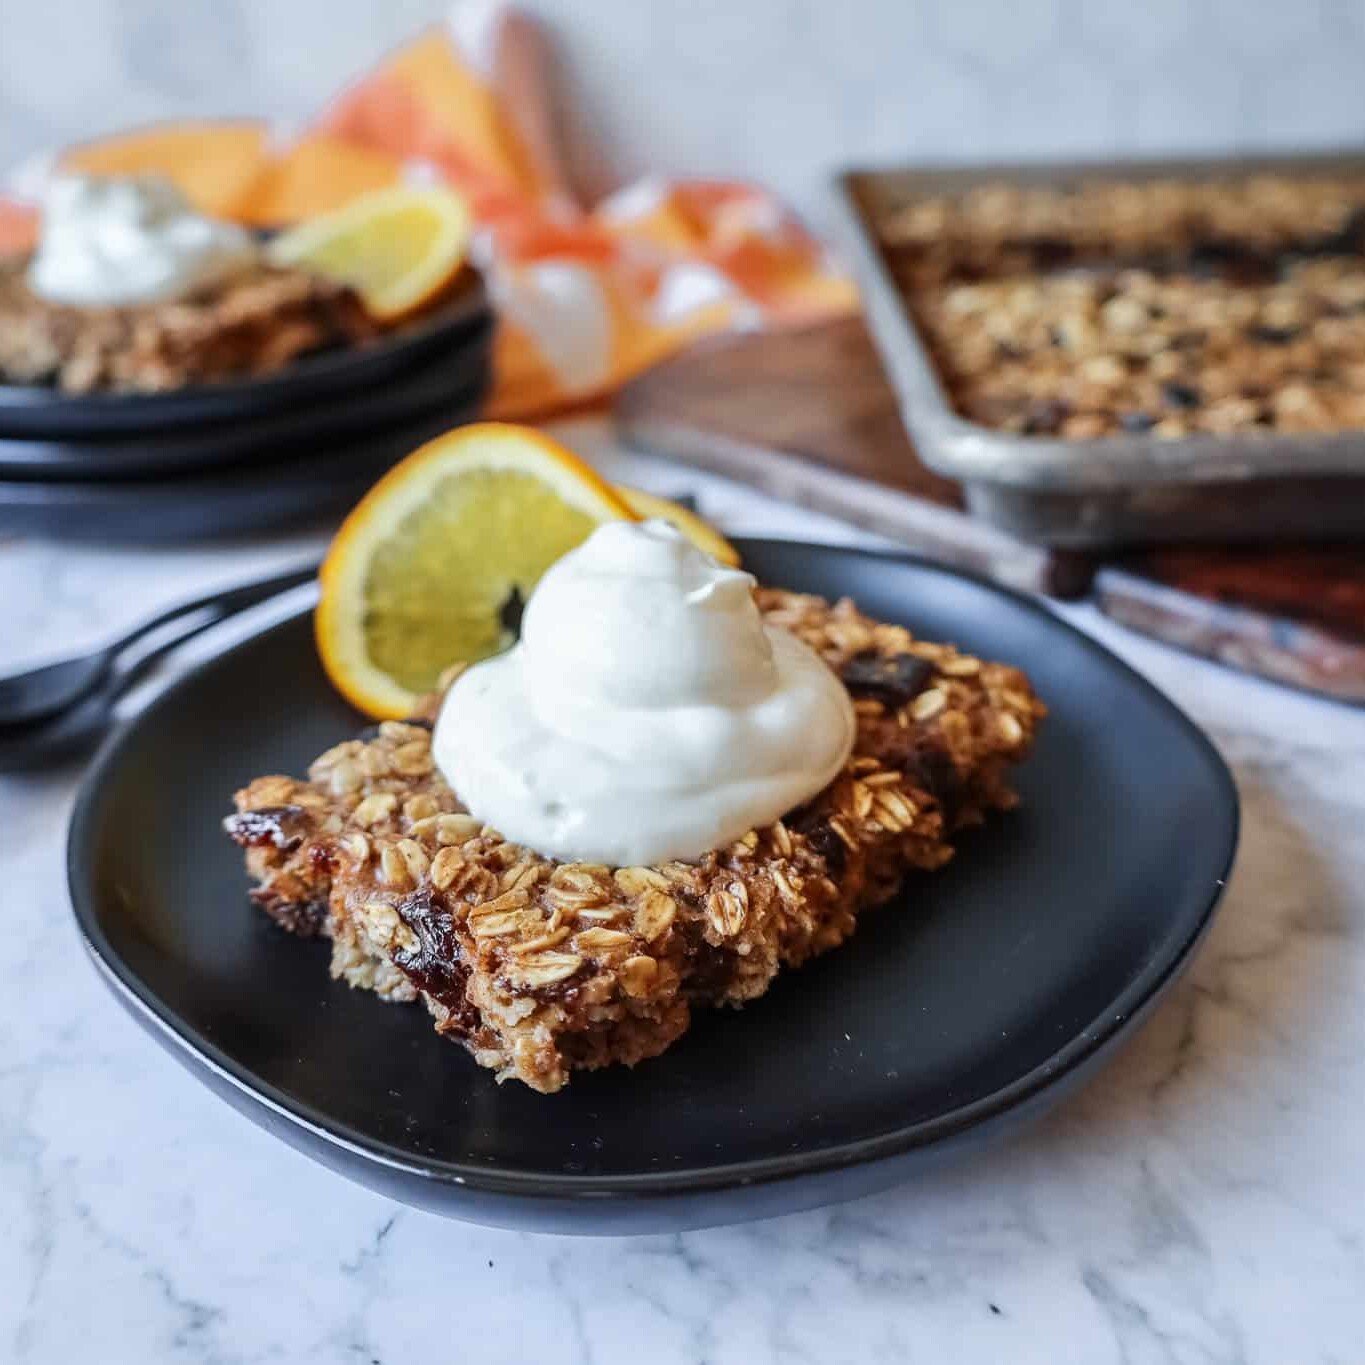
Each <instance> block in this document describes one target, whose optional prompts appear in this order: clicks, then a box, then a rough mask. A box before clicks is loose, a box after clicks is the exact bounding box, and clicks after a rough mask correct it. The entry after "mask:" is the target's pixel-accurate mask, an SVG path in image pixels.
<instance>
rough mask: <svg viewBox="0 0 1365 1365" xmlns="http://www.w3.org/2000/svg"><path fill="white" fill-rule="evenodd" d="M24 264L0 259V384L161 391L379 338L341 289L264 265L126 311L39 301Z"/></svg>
mask: <svg viewBox="0 0 1365 1365" xmlns="http://www.w3.org/2000/svg"><path fill="white" fill-rule="evenodd" d="M26 267H27V262H26V260H23V259H18V260H11V261H0V382H4V383H8V384H49V385H53V386H55V387H57V388H60V389H63V390H65V391H67V392H69V393H90V392H94V391H98V390H107V391H112V392H123V393H156V392H161V391H164V390H168V389H177V388H182V387H184V386H186V385H190V384H202V383H210V382H213V381H214V380H221V379H229V378H234V377H246V376H252V375H261V374H268V373H269V372H271V371H273V370H277V369H280V368H281V367H282V366H284V365H287V364H288V363H289V362H290V361H292V360H295V359H297V358H298V357H299V356H301V355H304V354H307V353H308V352H310V351H317V350H321V349H323V348H325V347H329V346H336V345H344V344H351V343H354V342H358V341H363V340H365V339H366V338H368V337H371V336H373V335H375V333H376V331H377V327H376V324H375V323H374V322H373V321H372V320H371V319H370V318H369V316H368V315H367V314H366V312H365V309H364V307H363V306H362V304H361V302H360V299H359V297H358V296H357V295H356V294H355V292H354V291H353V290H351V289H349V288H347V287H346V286H344V285H340V284H337V283H334V282H330V281H327V280H323V279H321V278H319V277H318V276H316V275H312V274H309V273H308V272H306V271H302V270H293V269H278V268H275V267H271V266H264V265H263V266H260V267H258V268H256V269H255V270H253V271H251V272H250V273H248V274H246V275H244V276H242V277H240V278H238V279H236V280H234V281H233V282H232V283H230V284H228V285H225V286H223V287H221V288H218V289H216V290H213V291H211V292H209V293H206V294H204V295H202V296H199V297H195V298H190V299H184V300H179V301H176V302H170V303H152V304H139V305H136V306H130V307H121V308H75V307H71V306H68V305H64V304H57V303H52V302H50V301H48V300H46V299H43V298H40V297H39V296H38V295H37V294H35V293H34V292H33V291H32V290H31V289H30V288H29V287H28V284H27V282H26V280H25V271H26Z"/></svg>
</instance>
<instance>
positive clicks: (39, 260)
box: [28, 175, 260, 308]
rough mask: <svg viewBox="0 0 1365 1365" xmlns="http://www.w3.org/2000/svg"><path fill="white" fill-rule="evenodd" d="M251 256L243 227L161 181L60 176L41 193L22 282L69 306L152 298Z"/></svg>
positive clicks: (166, 296)
mask: <svg viewBox="0 0 1365 1365" xmlns="http://www.w3.org/2000/svg"><path fill="white" fill-rule="evenodd" d="M259 255H260V253H259V249H258V248H257V245H256V243H255V242H254V240H253V239H252V236H251V234H250V233H249V232H247V231H246V230H245V229H244V228H241V227H239V226H237V225H236V224H234V223H223V222H219V221H218V220H216V219H213V218H206V217H204V216H203V215H202V214H199V213H196V212H195V211H194V209H193V208H191V207H190V204H189V201H188V200H186V199H185V197H184V196H183V195H182V194H181V193H180V191H179V190H178V189H176V187H175V186H174V185H172V184H171V183H170V182H169V181H167V180H162V179H159V178H157V177H154V176H141V177H136V178H129V179H122V180H120V179H102V178H97V177H92V176H78V175H64V176H60V177H58V178H57V179H56V180H54V181H53V182H52V183H51V185H50V186H49V187H48V189H47V192H46V194H45V195H44V198H43V206H42V226H41V229H40V233H39V238H38V249H37V251H36V252H35V253H34V257H33V260H32V261H31V262H30V264H29V268H28V283H29V288H31V289H32V290H33V292H34V293H35V294H38V295H40V296H41V297H42V298H45V299H50V300H52V302H54V303H64V304H70V305H73V306H75V307H82V308H101V307H116V306H120V305H125V304H136V303H156V302H164V301H166V300H170V299H181V298H185V297H187V296H188V295H190V294H194V293H196V292H198V291H200V290H202V289H206V288H208V287H210V286H212V285H216V284H220V283H222V282H223V281H224V280H227V279H229V278H231V277H232V276H233V275H235V274H238V273H240V272H241V271H243V270H245V269H246V268H247V267H248V266H250V265H251V264H252V263H253V262H254V261H256V260H257V259H258V258H259Z"/></svg>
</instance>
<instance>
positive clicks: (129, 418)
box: [0, 274, 489, 440]
mask: <svg viewBox="0 0 1365 1365" xmlns="http://www.w3.org/2000/svg"><path fill="white" fill-rule="evenodd" d="M488 311H489V309H488V296H487V293H486V291H485V290H484V287H483V282H482V280H480V279H479V278H478V277H477V276H476V275H473V274H471V275H470V278H469V283H468V285H467V286H465V287H462V288H461V289H460V290H459V292H458V293H457V294H456V295H455V296H454V297H453V298H451V299H450V300H449V301H448V302H446V303H443V304H441V305H440V306H439V307H438V308H435V309H433V310H432V311H431V312H430V313H428V314H425V315H424V316H423V317H421V318H420V319H418V320H415V321H413V322H412V323H410V324H409V325H407V326H405V327H400V328H398V329H396V330H395V331H392V332H389V333H386V334H385V335H383V336H381V337H378V338H376V339H375V340H374V341H371V342H368V343H366V344H365V345H361V346H346V347H338V348H336V349H334V350H329V351H320V352H318V353H317V354H315V355H310V356H304V357H303V358H302V359H300V360H296V361H295V362H294V363H293V364H291V365H288V366H286V367H285V368H284V369H282V370H279V371H277V372H276V373H274V374H270V375H266V376H263V377H262V378H259V379H243V380H231V381H224V382H223V383H221V384H205V385H201V386H199V387H196V388H187V389H176V390H174V391H173V392H170V393H156V394H107V393H106V394H83V395H79V396H72V395H71V394H66V393H62V392H61V391H60V390H58V389H54V388H49V387H47V386H45V385H39V384H32V385H17V384H0V435H3V436H12V437H36V438H39V439H42V440H62V439H67V438H74V439H80V438H84V437H95V436H112V435H115V434H117V433H119V432H123V433H129V432H135V433H138V434H142V435H145V434H146V433H148V432H153V431H162V430H165V429H167V428H170V427H183V426H193V425H196V424H198V423H200V422H212V421H220V420H224V419H232V418H242V417H254V416H260V415H263V414H265V413H268V412H279V411H280V410H282V409H290V408H294V407H295V406H298V405H301V404H307V403H316V402H318V401H319V400H320V399H324V398H327V397H328V396H330V395H335V394H347V393H353V392H354V391H355V390H357V389H360V388H368V387H372V386H374V385H376V384H381V383H383V382H384V381H385V380H387V379H391V378H393V377H394V376H395V375H399V374H403V373H405V372H406V371H407V370H408V369H410V368H411V367H412V366H414V365H418V364H421V363H422V362H423V361H424V360H428V359H430V358H431V357H432V356H434V355H436V354H437V353H438V352H440V351H442V350H444V349H449V348H450V347H452V346H455V345H457V344H458V342H459V340H460V338H462V337H463V336H465V335H466V334H467V333H468V332H470V331H471V330H475V329H477V328H478V327H480V326H482V325H484V323H485V320H486V318H487V316H488Z"/></svg>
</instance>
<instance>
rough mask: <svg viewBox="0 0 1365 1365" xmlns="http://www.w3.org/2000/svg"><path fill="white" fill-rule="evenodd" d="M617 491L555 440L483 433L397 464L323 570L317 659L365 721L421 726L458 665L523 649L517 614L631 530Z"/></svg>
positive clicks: (512, 430) (468, 431) (475, 429)
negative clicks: (562, 566)
mask: <svg viewBox="0 0 1365 1365" xmlns="http://www.w3.org/2000/svg"><path fill="white" fill-rule="evenodd" d="M633 519H634V514H633V513H632V512H631V509H630V506H629V504H628V503H627V502H626V501H625V500H624V499H623V498H622V497H621V496H620V495H619V494H618V493H617V492H616V491H615V490H614V489H613V488H612V487H611V485H610V484H608V483H606V482H604V481H603V479H602V478H601V477H600V476H599V475H598V474H596V473H595V472H594V471H593V470H592V469H591V468H590V467H589V466H588V465H586V464H584V463H583V461H582V460H580V459H579V458H578V457H577V456H576V455H574V454H573V453H572V452H570V451H568V450H566V449H565V448H564V447H563V446H561V445H559V444H558V443H557V442H555V441H553V440H551V439H550V438H549V437H548V436H545V435H543V434H542V433H540V432H538V431H534V430H532V429H530V428H528V427H516V426H506V425H503V424H501V423H497V422H484V423H479V424H476V425H473V426H467V427H460V428H457V429H456V430H455V431H451V432H448V433H447V434H446V435H444V436H438V437H437V438H436V439H435V440H434V441H430V442H428V443H427V444H426V445H424V446H422V447H421V448H420V449H419V450H417V451H415V452H414V453H413V454H411V455H409V456H408V457H407V459H405V460H403V461H402V462H401V463H400V464H398V465H395V466H394V468H393V469H391V470H390V471H389V472H388V473H387V474H386V475H385V476H384V477H383V478H382V479H380V481H379V482H378V483H377V484H376V485H375V486H374V487H373V488H372V489H371V490H370V491H369V492H368V493H367V494H366V495H365V497H364V498H363V499H362V500H361V502H360V503H359V505H358V506H357V507H356V508H355V510H354V511H353V512H352V513H351V514H350V516H349V517H347V518H346V520H345V522H344V523H343V524H342V527H341V529H340V531H338V532H337V535H336V539H335V540H333V542H332V545H331V548H330V549H329V550H328V552H327V558H326V560H325V561H324V562H323V566H322V572H321V576H320V577H321V583H322V596H321V598H320V600H319V602H318V608H317V614H316V617H315V621H314V624H315V629H316V633H317V642H318V651H319V653H320V655H321V657H322V664H323V667H324V668H325V669H326V671H327V676H328V677H329V678H330V679H331V680H332V682H333V684H334V685H335V686H336V687H337V689H338V690H339V691H340V692H341V693H342V694H343V695H344V696H345V697H347V698H348V699H349V700H350V701H351V702H352V703H354V705H356V706H358V707H359V708H360V709H361V710H362V711H364V712H366V713H367V714H368V715H371V716H375V717H378V718H380V719H399V718H401V717H403V716H407V715H411V714H412V711H413V709H414V707H415V706H416V704H417V701H418V699H419V698H420V697H421V695H422V694H423V693H425V692H429V691H431V690H432V689H433V688H434V687H435V686H436V684H437V680H438V679H439V678H440V676H441V674H442V673H443V672H444V671H445V670H446V669H447V668H449V667H450V666H451V665H453V664H460V663H473V662H475V661H477V660H479V659H483V658H487V657H488V656H489V655H491V654H496V653H498V652H499V651H501V650H503V649H506V648H507V647H508V646H509V645H510V644H511V643H512V642H513V640H514V639H515V625H516V623H515V618H516V617H517V616H518V615H519V611H518V604H519V603H521V602H525V600H526V599H527V598H528V597H529V596H530V595H531V592H532V590H533V589H534V587H535V585H536V583H537V582H538V581H539V580H540V576H541V574H543V573H544V572H545V570H546V569H547V568H549V566H550V565H551V564H553V563H554V561H555V560H556V559H558V558H559V557H560V556H561V555H562V554H565V553H567V552H568V551H569V550H571V549H573V548H574V547H575V546H577V545H579V544H581V543H582V542H583V541H584V540H586V539H587V537H588V536H589V535H590V534H591V533H592V531H593V530H594V529H595V528H596V527H597V526H599V525H600V524H601V523H602V522H604V521H621V520H633Z"/></svg>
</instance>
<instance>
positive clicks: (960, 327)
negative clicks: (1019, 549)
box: [878, 175, 1365, 439]
mask: <svg viewBox="0 0 1365 1365" xmlns="http://www.w3.org/2000/svg"><path fill="white" fill-rule="evenodd" d="M878 231H879V234H880V236H881V240H882V243H883V246H884V249H885V250H886V253H887V259H888V262H889V264H890V266H891V269H892V272H893V274H894V275H895V277H896V280H897V283H898V284H899V286H900V289H901V290H902V292H903V294H904V296H905V298H906V300H907V303H908V304H909V306H910V308H911V311H912V313H913V314H914V317H915V319H916V321H917V322H918V324H919V325H920V327H921V328H922V329H923V331H924V334H925V337H926V339H927V342H928V344H929V348H930V351H931V353H932V355H933V358H934V361H935V364H936V366H937V367H938V369H939V371H940V374H941V375H942V377H943V379H944V382H945V385H946V387H947V388H948V391H949V394H950V396H951V399H952V401H953V403H954V406H955V407H956V408H957V409H958V411H959V412H960V413H961V414H962V415H963V416H965V417H968V418H970V419H971V420H973V421H976V422H980V423H982V424H983V425H986V426H990V427H994V428H996V429H999V430H1002V431H1007V432H1013V433H1017V434H1024V435H1054V436H1055V435H1060V436H1063V437H1070V438H1075V439H1088V438H1093V437H1101V436H1107V435H1114V434H1118V433H1125V432H1127V433H1143V434H1146V433H1150V434H1152V435H1155V436H1157V437H1173V438H1174V437H1181V436H1186V435H1190V434H1193V433H1200V432H1203V433H1212V434H1218V435H1233V434H1241V433H1252V432H1285V433H1304V432H1326V431H1337V430H1359V429H1365V178H1361V177H1359V176H1347V175H1338V176H1320V177H1304V178H1299V177H1290V176H1276V175H1262V176H1251V177H1246V178H1243V179H1240V180H1228V181H1218V182H1208V183H1188V182H1181V181H1174V180H1155V181H1149V182H1132V183H1115V182H1089V183H1081V184H1079V185H1077V186H1075V187H1074V188H1072V189H1052V188H1046V189H1045V188H1031V187H1026V186H1018V185H1005V184H996V185H987V186H982V187H979V188H977V189H974V190H971V191H968V192H966V193H963V194H958V195H935V196H928V197H925V198H921V199H917V200H914V201H912V202H911V203H908V204H906V205H904V206H903V207H902V208H900V209H898V210H896V211H894V212H892V213H889V214H887V215H885V216H884V217H883V218H882V219H881V221H880V222H879V223H878Z"/></svg>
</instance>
